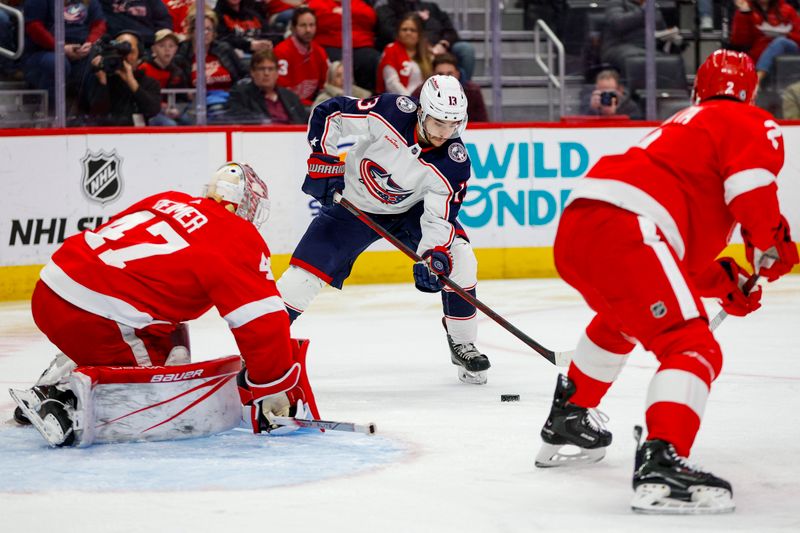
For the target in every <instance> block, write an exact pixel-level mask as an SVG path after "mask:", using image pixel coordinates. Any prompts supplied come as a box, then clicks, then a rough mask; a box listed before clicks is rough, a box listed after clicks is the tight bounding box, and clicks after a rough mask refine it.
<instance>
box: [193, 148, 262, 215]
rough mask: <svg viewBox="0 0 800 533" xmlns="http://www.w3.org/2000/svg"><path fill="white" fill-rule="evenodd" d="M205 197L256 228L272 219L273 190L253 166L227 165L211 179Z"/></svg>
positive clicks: (220, 168) (218, 170) (233, 163)
mask: <svg viewBox="0 0 800 533" xmlns="http://www.w3.org/2000/svg"><path fill="white" fill-rule="evenodd" d="M203 196H205V197H206V198H212V199H214V200H216V201H218V202H220V203H221V204H222V205H224V206H225V207H226V208H227V209H228V210H229V211H231V212H232V213H234V214H235V215H236V216H238V217H240V218H243V219H245V220H247V221H249V222H252V223H253V225H254V226H255V227H256V228H260V227H261V225H262V224H263V223H264V222H266V221H267V219H268V218H269V208H270V203H269V189H268V188H267V184H266V183H264V182H263V181H262V180H261V178H259V177H258V175H257V174H256V173H255V171H254V170H253V169H252V168H251V167H250V165H246V164H244V163H235V162H233V161H230V162H228V163H225V164H224V165H222V166H221V167H219V168H218V169H217V171H216V172H214V175H213V176H211V182H210V183H209V184H208V185H207V186H206V190H205V192H204V194H203Z"/></svg>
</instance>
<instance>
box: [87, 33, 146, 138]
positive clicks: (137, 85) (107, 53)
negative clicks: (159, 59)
mask: <svg viewBox="0 0 800 533" xmlns="http://www.w3.org/2000/svg"><path fill="white" fill-rule="evenodd" d="M139 47H140V39H139V36H138V35H137V34H136V32H134V31H133V30H123V31H122V32H120V33H118V34H117V35H116V36H115V37H114V40H113V41H107V42H104V43H103V44H102V45H100V52H99V53H98V54H97V55H96V56H95V57H94V58H93V59H92V68H93V69H94V71H95V76H96V78H97V84H96V85H95V87H94V89H93V91H92V92H91V95H90V98H89V109H90V113H91V119H92V121H93V122H95V123H97V124H99V125H104V126H144V125H145V120H146V119H148V118H150V117H153V116H155V115H157V114H158V112H159V111H161V87H160V86H159V84H158V82H157V81H156V80H154V79H153V78H151V77H150V76H148V75H147V74H145V73H144V72H143V71H141V70H138V69H137V67H138V66H139V55H140V53H141V52H140V48H139Z"/></svg>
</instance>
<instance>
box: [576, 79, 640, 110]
mask: <svg viewBox="0 0 800 533" xmlns="http://www.w3.org/2000/svg"><path fill="white" fill-rule="evenodd" d="M581 114H582V115H597V116H601V117H608V116H612V115H617V116H624V115H627V116H628V117H629V118H631V119H634V120H641V119H642V112H641V110H640V109H639V106H638V105H636V103H635V102H634V101H633V100H631V99H630V98H628V94H627V93H626V92H625V88H624V87H623V86H622V84H621V83H620V82H619V74H618V73H617V71H616V70H611V69H608V70H603V71H600V73H598V74H597V78H596V79H595V82H594V90H593V91H592V94H591V97H590V98H589V101H588V105H586V104H584V108H583V109H582V110H581Z"/></svg>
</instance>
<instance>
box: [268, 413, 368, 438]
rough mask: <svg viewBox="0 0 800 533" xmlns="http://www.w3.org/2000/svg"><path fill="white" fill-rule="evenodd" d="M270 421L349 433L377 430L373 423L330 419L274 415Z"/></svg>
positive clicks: (366, 432)
mask: <svg viewBox="0 0 800 533" xmlns="http://www.w3.org/2000/svg"><path fill="white" fill-rule="evenodd" d="M270 421H271V422H272V423H274V424H277V425H279V426H297V427H301V428H312V429H325V430H328V431H347V432H350V433H364V434H365V435H374V434H375V432H376V431H377V428H376V427H375V424H373V423H372V422H370V423H369V424H354V423H352V422H334V421H332V420H314V419H311V420H306V419H304V418H294V417H291V416H274V417H272V418H271V419H270Z"/></svg>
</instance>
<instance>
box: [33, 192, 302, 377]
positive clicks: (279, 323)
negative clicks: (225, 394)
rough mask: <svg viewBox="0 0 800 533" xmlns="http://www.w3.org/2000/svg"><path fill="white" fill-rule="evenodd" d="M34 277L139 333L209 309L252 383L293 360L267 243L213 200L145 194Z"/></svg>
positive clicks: (70, 243)
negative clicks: (224, 326)
mask: <svg viewBox="0 0 800 533" xmlns="http://www.w3.org/2000/svg"><path fill="white" fill-rule="evenodd" d="M41 278H42V281H43V282H44V283H46V284H47V286H48V287H49V288H50V289H52V290H53V291H54V292H55V293H56V294H58V295H59V296H60V297H61V298H63V299H64V300H66V301H68V302H70V303H71V304H73V305H74V306H76V307H79V308H81V309H83V310H85V311H89V312H90V313H93V314H95V315H99V316H101V317H105V318H108V319H111V320H113V321H115V322H118V323H119V324H123V325H126V326H129V327H131V328H134V329H136V330H142V329H147V330H149V331H155V332H158V331H163V332H165V333H166V332H169V331H171V330H172V329H174V328H175V327H176V326H177V325H178V324H179V323H180V322H184V321H187V320H191V319H194V318H197V317H199V316H200V315H202V314H203V313H205V312H206V311H208V310H209V309H210V308H211V307H212V306H215V307H217V309H218V310H219V313H220V315H222V317H223V318H224V319H225V320H226V321H227V323H228V325H229V326H230V328H231V331H232V332H233V335H234V337H235V339H236V342H237V344H238V346H239V349H240V350H241V352H242V356H243V357H244V358H245V360H246V361H247V363H248V370H249V372H250V375H251V377H252V379H254V380H257V381H260V382H262V383H266V382H267V381H270V380H272V379H275V378H276V377H277V376H280V375H281V374H282V373H283V372H284V371H285V370H286V368H288V367H289V366H290V365H291V361H292V359H291V353H292V352H291V347H290V340H289V322H288V317H287V315H286V313H285V310H284V305H283V302H282V300H281V297H280V295H279V293H278V290H277V288H276V286H275V281H274V278H273V276H272V272H271V269H270V251H269V248H268V247H267V244H266V243H265V242H264V240H263V239H262V237H261V235H260V233H259V232H258V230H257V229H256V228H255V226H254V225H253V224H252V223H251V222H249V221H247V220H244V219H242V218H239V217H237V216H236V215H234V214H233V213H231V212H229V211H228V210H226V209H225V208H224V207H223V205H222V204H220V203H217V202H216V201H214V200H211V199H207V198H194V197H192V196H189V195H187V194H184V193H179V192H166V193H161V194H158V195H155V196H151V197H149V198H146V199H144V200H142V201H140V202H138V203H137V204H135V205H133V206H131V207H130V208H128V209H127V210H125V211H123V212H122V213H120V214H119V215H118V216H116V217H115V218H113V219H112V220H111V221H109V222H108V223H106V224H104V225H102V226H100V227H99V228H98V229H97V230H96V231H85V232H83V233H81V234H78V235H75V236H73V237H70V238H69V239H67V240H66V241H65V242H64V244H63V245H62V246H61V248H59V249H58V250H57V251H56V252H55V254H54V255H53V257H52V260H51V262H50V263H49V264H47V265H46V266H45V268H44V269H43V270H42V273H41ZM165 294H168V295H169V296H168V297H165V296H164V295H165ZM86 341H87V342H91V340H90V339H87V340H86ZM153 363H154V364H163V361H161V362H158V361H153Z"/></svg>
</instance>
